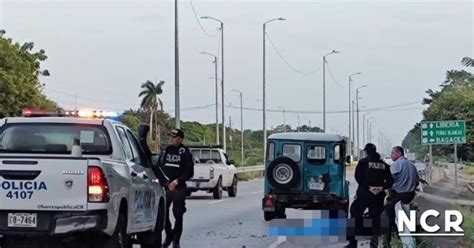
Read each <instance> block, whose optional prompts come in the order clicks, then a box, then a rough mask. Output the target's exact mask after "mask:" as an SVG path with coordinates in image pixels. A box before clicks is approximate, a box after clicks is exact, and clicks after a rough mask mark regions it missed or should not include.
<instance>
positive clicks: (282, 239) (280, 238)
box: [268, 236, 286, 248]
mask: <svg viewBox="0 0 474 248" xmlns="http://www.w3.org/2000/svg"><path fill="white" fill-rule="evenodd" d="M285 242H286V236H278V240H277V241H276V242H275V243H273V244H271V245H270V246H269V247H268V248H277V247H278V246H280V245H281V244H283V243H285Z"/></svg>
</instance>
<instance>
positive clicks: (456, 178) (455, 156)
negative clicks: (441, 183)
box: [454, 144, 458, 189]
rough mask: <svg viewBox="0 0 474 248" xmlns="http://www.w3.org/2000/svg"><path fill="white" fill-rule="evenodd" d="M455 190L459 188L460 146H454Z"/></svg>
mask: <svg viewBox="0 0 474 248" xmlns="http://www.w3.org/2000/svg"><path fill="white" fill-rule="evenodd" d="M454 188H455V189H457V188H458V145H457V144H454Z"/></svg>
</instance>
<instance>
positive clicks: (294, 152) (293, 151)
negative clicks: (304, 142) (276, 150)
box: [283, 144, 301, 162]
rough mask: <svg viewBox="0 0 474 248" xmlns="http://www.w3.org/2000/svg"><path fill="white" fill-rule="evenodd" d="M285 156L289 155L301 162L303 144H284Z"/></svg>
mask: <svg viewBox="0 0 474 248" xmlns="http://www.w3.org/2000/svg"><path fill="white" fill-rule="evenodd" d="M283 157H288V158H291V159H292V160H293V161H295V162H299V161H300V160H301V146H300V145H296V144H284V145H283Z"/></svg>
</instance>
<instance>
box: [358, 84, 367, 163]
mask: <svg viewBox="0 0 474 248" xmlns="http://www.w3.org/2000/svg"><path fill="white" fill-rule="evenodd" d="M365 87H367V85H362V86H360V87H359V88H357V89H356V110H357V145H356V148H357V158H360V147H361V145H360V136H359V133H360V128H359V113H360V110H359V90H360V89H362V88H365Z"/></svg>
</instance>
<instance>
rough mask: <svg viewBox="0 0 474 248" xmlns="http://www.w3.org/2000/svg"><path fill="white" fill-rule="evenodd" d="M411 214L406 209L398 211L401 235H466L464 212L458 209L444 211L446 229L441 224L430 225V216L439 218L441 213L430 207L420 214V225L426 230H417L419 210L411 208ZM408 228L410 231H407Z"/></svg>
mask: <svg viewBox="0 0 474 248" xmlns="http://www.w3.org/2000/svg"><path fill="white" fill-rule="evenodd" d="M409 214H410V216H407V214H406V213H405V211H398V216H397V221H398V234H399V236H439V237H445V236H464V230H463V229H462V228H461V224H462V222H463V216H462V214H461V213H460V212H459V211H457V210H446V211H445V212H444V216H445V219H444V230H441V227H439V225H437V224H434V225H429V224H428V223H427V220H428V218H438V217H439V215H440V213H439V212H438V211H436V210H433V209H430V210H427V211H425V212H423V213H422V214H421V216H420V225H421V228H422V229H423V231H424V232H422V233H420V232H416V220H417V218H416V217H417V216H416V214H417V211H416V210H410V212H409ZM405 228H408V231H409V232H406V231H405Z"/></svg>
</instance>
